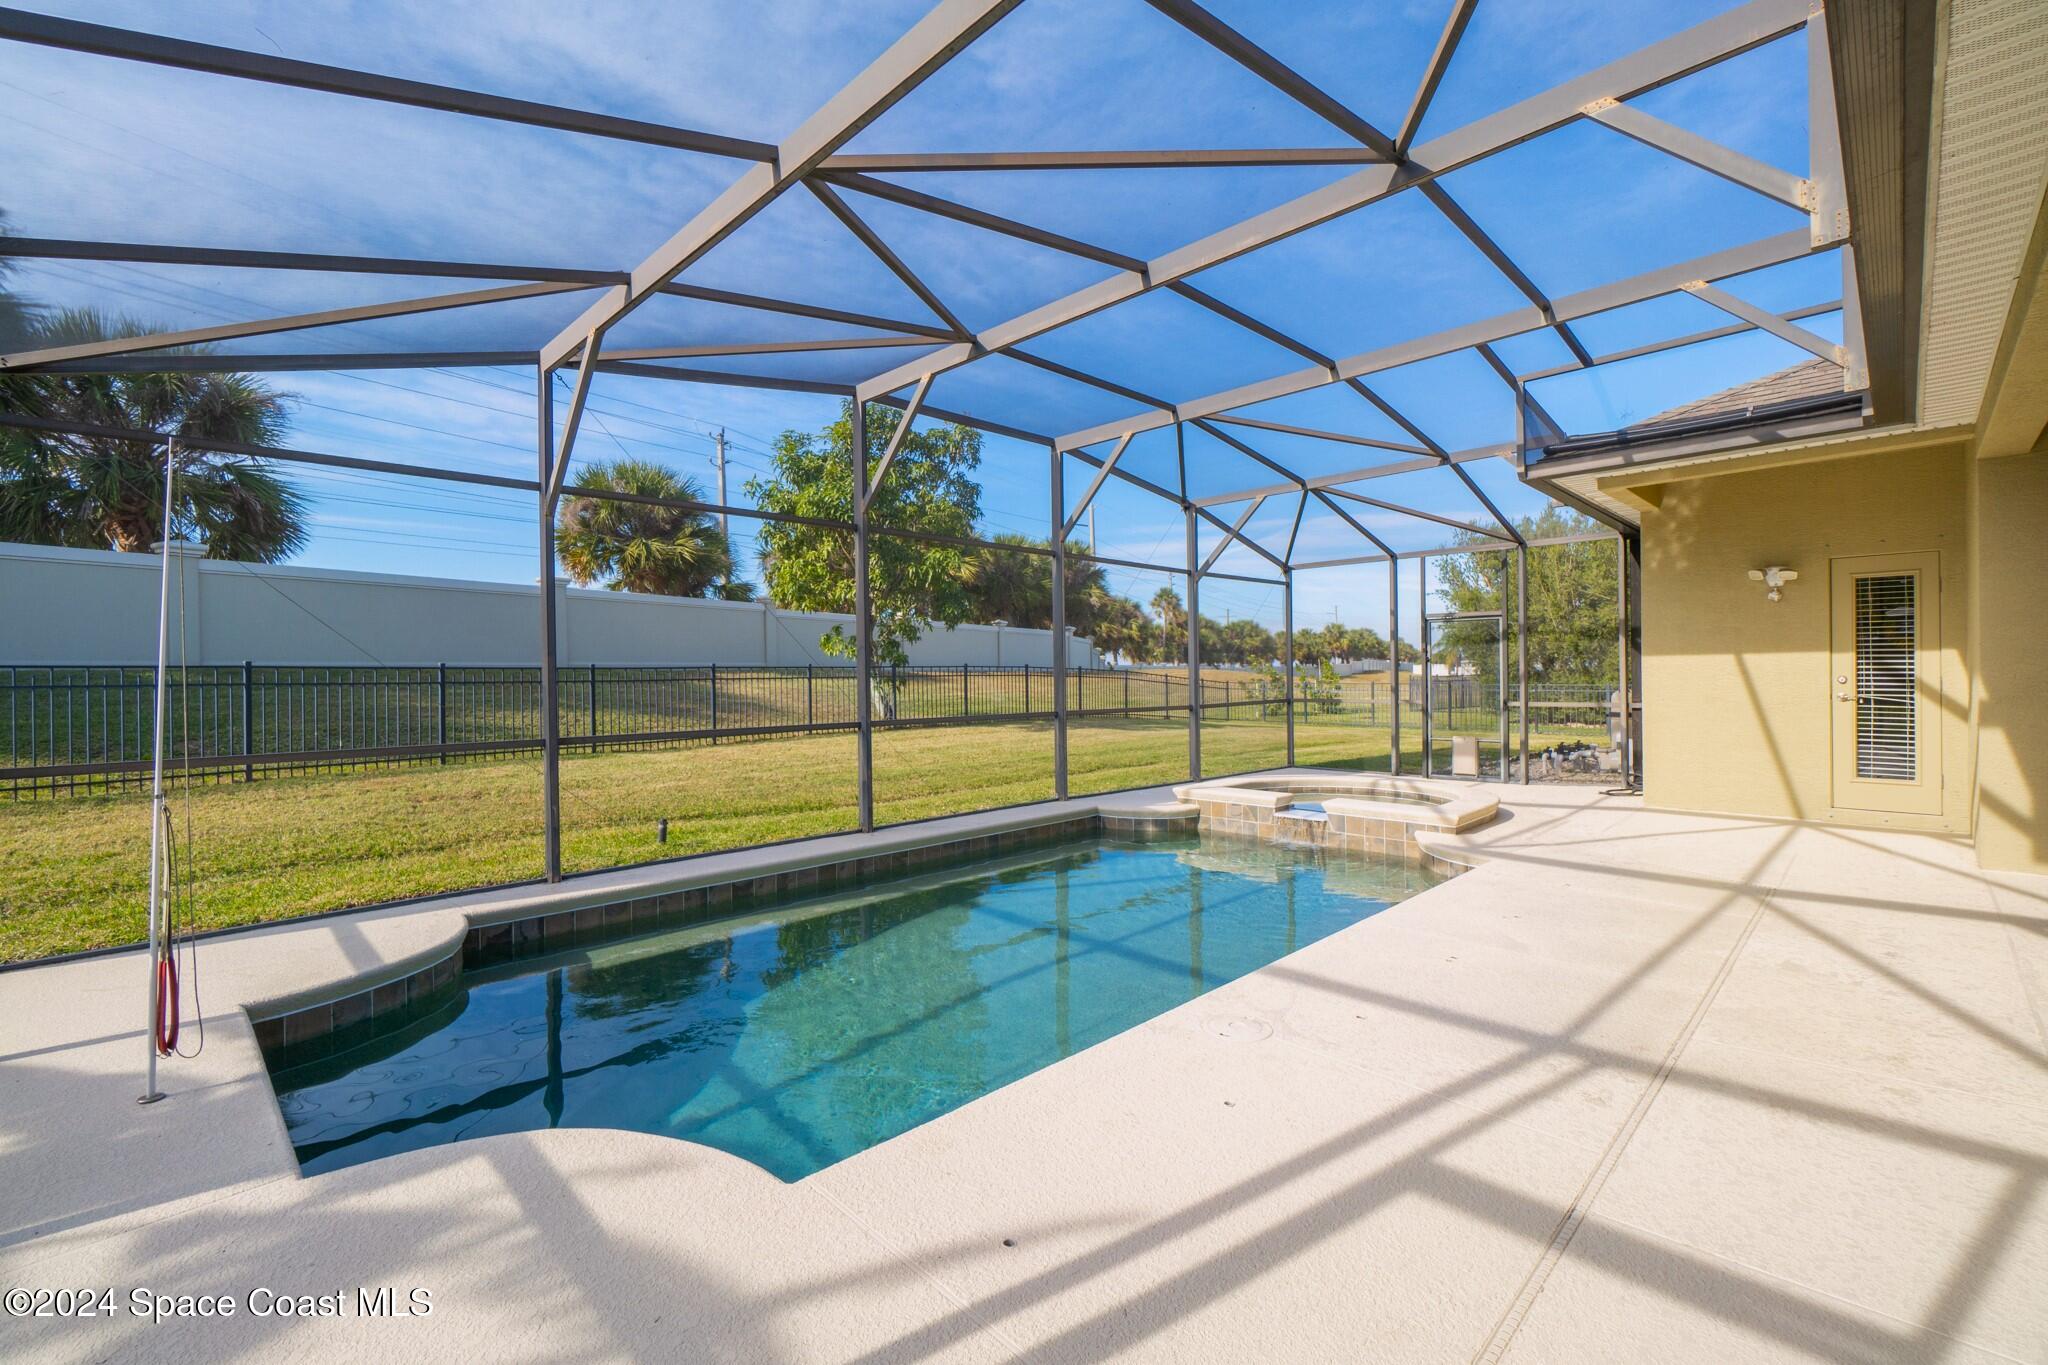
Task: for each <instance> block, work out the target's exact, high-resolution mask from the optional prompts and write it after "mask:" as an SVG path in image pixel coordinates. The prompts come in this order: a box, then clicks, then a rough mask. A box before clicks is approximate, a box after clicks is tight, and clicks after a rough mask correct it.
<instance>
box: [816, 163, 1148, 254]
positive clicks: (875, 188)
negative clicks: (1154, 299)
mask: <svg viewBox="0 0 2048 1365" xmlns="http://www.w3.org/2000/svg"><path fill="white" fill-rule="evenodd" d="M812 179H814V180H824V181H827V182H828V183H830V184H834V185H840V186H844V187H845V188H847V189H849V190H858V191H859V192H860V193H862V194H865V195H868V196H870V197H872V198H875V199H883V200H887V201H888V202H890V203H892V204H901V205H902V206H903V207H905V208H910V209H919V210H922V211H923V212H925V213H929V214H931V215H932V216H934V217H937V218H949V219H951V220H952V221H953V222H956V223H964V224H966V225H967V226H969V227H977V228H981V229H983V230H984V231H987V232H994V233H999V234H1001V235H1002V236H1005V237H1014V238H1016V239H1017V240H1018V241H1020V242H1029V243H1030V244H1031V245H1033V246H1042V247H1044V248H1045V249H1046V250H1048V251H1060V252H1065V253H1066V254H1067V255H1069V256H1078V257H1080V258H1081V259H1083V260H1088V261H1094V262H1096V263H1097V264H1099V265H1107V266H1114V267H1115V268H1116V269H1118V270H1130V271H1142V270H1144V268H1145V263H1144V262H1143V261H1141V260H1139V259H1138V258H1137V257H1135V256H1126V255H1124V254H1123V253H1122V252H1121V251H1112V250H1110V249H1109V248H1108V247H1104V246H1096V245H1095V244H1093V243H1092V242H1084V241H1081V240H1079V239H1078V238H1074V237H1069V236H1066V235H1065V234H1064V233H1058V232H1054V231H1052V230H1051V229H1050V228H1042V227H1038V226H1036V225H1035V224H1032V223H1022V222H1019V221H1018V220H1016V219H1015V218H1005V217H1004V216H1003V215H1002V214H1000V213H990V212H989V211H988V210H987V209H978V208H973V207H970V206H969V205H966V204H962V203H959V202H957V201H955V200H952V199H944V198H941V197H940V196H938V195H936V194H927V193H925V192H924V191H923V190H913V189H910V188H909V187H907V186H904V185H898V184H896V183H894V182H893V181H888V180H877V179H875V177H873V176H871V175H859V174H851V173H835V174H830V175H826V174H820V175H817V176H813V177H812Z"/></svg>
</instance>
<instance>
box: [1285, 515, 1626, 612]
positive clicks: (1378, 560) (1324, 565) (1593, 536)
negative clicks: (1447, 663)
mask: <svg viewBox="0 0 2048 1365" xmlns="http://www.w3.org/2000/svg"><path fill="white" fill-rule="evenodd" d="M1620 538H1621V537H1620V536H1619V535H1617V534H1616V533H1615V532H1613V531H1595V532H1590V533H1588V534H1586V535H1579V536H1552V537H1550V538H1549V539H1546V540H1532V541H1530V542H1529V548H1530V549H1532V550H1533V549H1541V548H1542V547H1544V546H1546V545H1578V544H1583V543H1585V542H1588V541H1595V540H1619V539H1620ZM1503 548H1509V547H1507V546H1506V543H1505V542H1503V543H1502V545H1500V546H1492V545H1438V546H1436V547H1434V548H1432V549H1428V550H1401V551H1399V552H1397V553H1396V554H1395V555H1394V556H1393V558H1395V559H1436V558H1438V557H1439V556H1442V555H1469V554H1473V553H1475V552H1477V553H1481V554H1499V553H1501V551H1502V549H1503ZM1386 562H1387V556H1386V555H1352V556H1350V557H1349V558H1346V559H1314V560H1310V561H1308V562H1307V563H1304V564H1296V565H1295V566H1294V568H1295V570H1296V571H1297V572H1298V571H1300V570H1302V569H1338V568H1343V567H1345V566H1346V565H1352V564H1384V563H1386ZM1487 614H1488V615H1491V613H1487Z"/></svg>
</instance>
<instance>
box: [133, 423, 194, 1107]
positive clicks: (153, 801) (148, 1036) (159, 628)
mask: <svg viewBox="0 0 2048 1365" xmlns="http://www.w3.org/2000/svg"><path fill="white" fill-rule="evenodd" d="M177 460H178V443H177V442H176V441H175V440H169V441H165V442H164V520H163V528H162V535H163V541H162V543H161V544H160V545H158V546H157V549H158V550H159V551H160V552H161V553H162V555H163V572H162V574H161V576H160V577H159V579H158V582H157V599H156V735H155V749H156V754H155V758H154V759H153V761H152V762H151V764H150V794H149V1018H148V1020H147V1021H146V1022H145V1023H144V1024H143V1026H142V1037H143V1041H144V1042H145V1044H147V1046H148V1048H149V1071H148V1075H147V1077H146V1079H145V1080H144V1083H143V1087H142V1094H141V1095H139V1096H138V1097H137V1098H136V1101H135V1102H136V1103H137V1104H155V1103H156V1102H157V1101H158V1100H160V1099H162V1098H163V1092H162V1091H160V1090H158V1089H157V1088H156V1021H157V1013H158V1011H159V1010H160V1009H161V1008H162V1006H161V1003H160V1000H159V994H158V993H159V992H160V991H162V989H163V977H162V973H161V970H160V969H159V966H158V963H159V960H160V959H159V953H160V951H161V950H160V948H159V946H158V945H159V943H160V933H161V930H160V928H159V924H160V922H161V920H162V917H163V890H164V887H163V865H164V860H163V835H164V710H165V707H164V673H165V671H166V667H167V664H168V661H169V657H170V641H171V624H170V618H171V479H172V477H173V471H174V470H175V469H176V468H177ZM179 568H180V572H182V571H183V566H182V565H180V566H179Z"/></svg>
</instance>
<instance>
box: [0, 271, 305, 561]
mask: <svg viewBox="0 0 2048 1365" xmlns="http://www.w3.org/2000/svg"><path fill="white" fill-rule="evenodd" d="M17 316H19V314H17ZM27 329H28V337H29V340H28V343H27V344H28V345H29V346H31V347H47V346H70V345H77V344H80V343H83V342H88V341H99V340H105V339H106V338H108V337H117V336H139V335H143V334H146V333H150V332H157V331H163V330H166V329H164V328H162V327H159V326H155V325H153V324H149V323H142V322H137V321H134V320H133V319H128V318H108V317H106V316H103V315H102V314H100V313H97V312H95V311H93V310H91V309H69V310H66V311H63V312H58V313H53V314H50V315H47V316H39V315H30V317H29V320H28V322H27ZM201 353H203V352H202V351H201V350H199V349H198V348H190V347H186V348H180V349H178V350H175V351H171V352H168V354H173V355H193V354H201ZM0 409H5V410H8V411H13V412H18V413H24V414H27V415H29V416H34V417H43V418H48V419H51V420H54V421H59V422H66V423H74V424H86V425H95V426H116V427H132V428H136V429H139V430H143V431H151V432H156V433H158V434H160V435H163V436H166V437H169V436H179V437H184V438H185V439H186V440H189V441H232V442H236V443H240V444H250V445H274V444H276V443H277V442H278V441H279V440H280V439H281V438H282V437H283V435H284V433H285V431H286V429H287V427H288V425H289V419H288V418H287V416H286V414H285V405H284V399H283V398H282V397H281V396H280V395H279V394H277V393H275V392H273V391H272V390H271V389H270V388H269V387H268V386H267V385H265V384H264V383H263V382H262V381H261V380H259V379H256V378H253V377H252V376H249V375H245V374H230V373H207V374H201V373H183V372H181V373H152V374H10V375H7V376H4V377H0ZM163 487H164V446H163V445H162V444H160V443H155V442H149V443H144V442H138V441H134V440H128V439H115V438H104V437H98V436H79V435H70V434H66V433H61V432H41V431H25V430H20V429H13V428H10V429H8V430H7V432H6V434H5V436H4V437H0V538H4V539H7V540H14V541H27V542H30V543H34V544H41V545H69V546H75V547H79V548H87V549H115V550H148V549H149V548H150V547H151V546H152V545H154V544H156V543H157V542H158V541H160V540H162V539H163V538H164V536H163ZM174 492H175V498H176V501H175V504H174V507H173V513H172V515H173V517H174V520H175V522H176V523H177V524H178V525H179V526H180V527H181V533H182V534H188V535H191V536H194V537H196V538H197V539H198V540H199V541H200V542H201V543H202V544H203V545H204V546H205V547H206V554H207V557H208V558H211V559H242V560H256V561H260V562H264V563H274V562H276V561H278V560H281V559H287V558H289V557H290V556H291V555H293V554H294V553H296V552H297V551H298V550H299V549H300V547H301V546H303V545H304V544H305V540H306V505H305V499H304V498H303V497H302V496H301V495H300V493H299V492H298V490H297V489H296V488H294V487H293V486H292V485H291V484H290V483H289V482H287V481H286V480H285V479H283V478H281V477H280V476H279V475H278V474H277V473H276V472H275V471H274V469H273V467H272V465H271V463H270V462H269V461H266V460H260V459H254V458H251V457H249V456H245V455H228V454H220V453H217V452H214V451H209V450H203V449H195V448H192V447H190V446H182V445H181V446H180V447H179V451H178V460H177V477H176V483H175V489H174Z"/></svg>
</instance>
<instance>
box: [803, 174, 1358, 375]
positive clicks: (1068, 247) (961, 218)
mask: <svg viewBox="0 0 2048 1365" xmlns="http://www.w3.org/2000/svg"><path fill="white" fill-rule="evenodd" d="M820 178H821V177H818V176H813V177H812V178H811V181H810V182H809V183H811V184H816V183H817V182H818V180H819V179H820ZM824 178H827V179H836V180H837V181H838V183H840V184H843V185H845V186H846V187H847V188H849V189H854V190H859V191H861V192H863V193H866V194H870V195H874V196H875V197H877V198H883V199H889V200H892V201H894V202H896V203H899V204H902V205H904V206H906V207H908V208H915V209H920V210H922V211H924V212H926V213H930V214H932V215H934V216H936V217H940V218H947V219H951V220H953V221H954V222H959V223H965V224H968V225H970V226H973V227H979V228H985V229H987V230H988V231H990V232H997V233H1001V234H1003V235H1005V236H1009V237H1014V238H1016V239H1018V240H1019V241H1024V242H1030V243H1032V244H1033V245H1035V246H1042V247H1045V248H1047V249H1049V250H1052V251H1060V252H1064V253H1066V254H1068V255H1070V256H1075V257H1079V258H1080V259H1082V260H1089V261H1094V262H1097V263H1098V264H1102V265H1108V266H1113V267H1115V268H1117V269H1119V270H1129V271H1134V272H1143V271H1144V269H1145V263H1144V262H1143V261H1141V260H1138V259H1137V258H1136V257H1134V256H1126V255H1124V254H1123V253H1121V252H1117V251H1112V250H1110V249H1109V248H1107V247H1101V246H1097V245H1095V244H1094V243H1092V242H1084V241H1081V240H1079V239H1078V238H1074V237H1068V236H1066V235H1064V234H1062V233H1057V232H1052V231H1049V230H1047V229H1045V228H1040V227H1036V226H1033V225H1032V224H1030V223H1020V222H1018V221H1016V220H1015V219H1012V218H1005V217H1003V216H1001V215H1000V214H994V213H989V212H987V211H985V210H982V209H975V208H969V207H968V206H966V205H964V204H959V203H955V202H954V201H953V200H950V199H942V198H940V197H939V196H937V195H933V194H926V193H924V192H922V191H919V190H910V189H905V188H904V187H902V186H901V185H894V184H891V183H890V182H888V181H886V180H875V179H872V178H871V177H868V176H844V177H824ZM1166 287H1167V288H1168V289H1170V290H1171V291H1172V292H1174V293H1176V294H1178V295H1180V296H1181V297H1182V298H1185V299H1187V300H1188V301H1189V302H1191V303H1195V304H1198V305H1200V306H1201V307H1203V308H1206V309H1208V310H1209V311H1210V312H1212V313H1215V314H1216V315H1217V316H1218V317H1222V318H1225V319H1227V320H1228V321H1230V322H1232V323H1234V324H1236V325H1237V326H1239V327H1242V328H1244V329H1245V330H1246V331H1249V332H1252V333H1254V334H1256V335H1257V336H1260V337H1263V338H1264V339H1265V340H1267V341H1270V342H1272V343H1273V344H1274V345H1276V346H1280V347H1282V348H1284V349H1286V350H1289V351H1292V352H1294V353H1295V354H1296V355H1299V356H1301V357H1303V358H1304V359H1307V360H1313V361H1315V362H1316V363H1317V364H1320V365H1323V366H1325V367H1329V368H1331V369H1332V371H1333V373H1334V367H1335V364H1336V362H1335V361H1333V360H1331V359H1330V358H1329V357H1328V356H1325V355H1322V354H1321V353H1320V352H1318V351H1316V350H1314V349H1313V348H1311V347H1309V346H1306V345H1304V344H1303V343H1302V342H1300V341H1297V340H1295V339H1294V338H1293V337H1290V336H1288V335H1287V334H1286V333H1284V332H1281V331H1280V330H1279V329H1278V328H1275V327H1270V326H1268V325H1266V324H1265V323H1263V322H1260V321H1259V320H1258V319H1257V318H1254V317H1252V316H1250V315H1249V314H1247V313H1245V312H1243V311H1242V310H1240V309H1238V308H1236V307H1234V306H1232V305H1230V304H1228V303H1225V302H1224V301H1223V300H1221V299H1219V298H1217V297H1215V296H1214V295H1212V294H1210V293H1208V292H1207V291H1205V290H1202V289H1198V288H1196V287H1195V286H1194V285H1192V284H1190V283H1188V282H1187V281H1185V280H1176V281H1174V282H1173V283H1171V284H1169V285H1167V286H1166ZM969 340H970V342H971V341H972V338H969ZM1007 354H1008V355H1010V356H1012V357H1015V358H1018V359H1023V360H1027V361H1031V362H1032V363H1040V364H1042V362H1039V361H1037V360H1036V359H1035V358H1034V357H1031V356H1029V355H1027V354H1026V353H1025V352H1024V351H1023V350H1022V349H1021V348H1019V347H1014V346H1013V347H1011V348H1009V350H1008V351H1007ZM1122 392H1124V393H1125V394H1126V396H1135V395H1133V394H1131V392H1130V391H1129V390H1122ZM1146 401H1147V402H1150V403H1151V405H1152V406H1155V407H1157V406H1162V404H1161V403H1160V402H1158V401H1157V400H1146Z"/></svg>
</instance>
